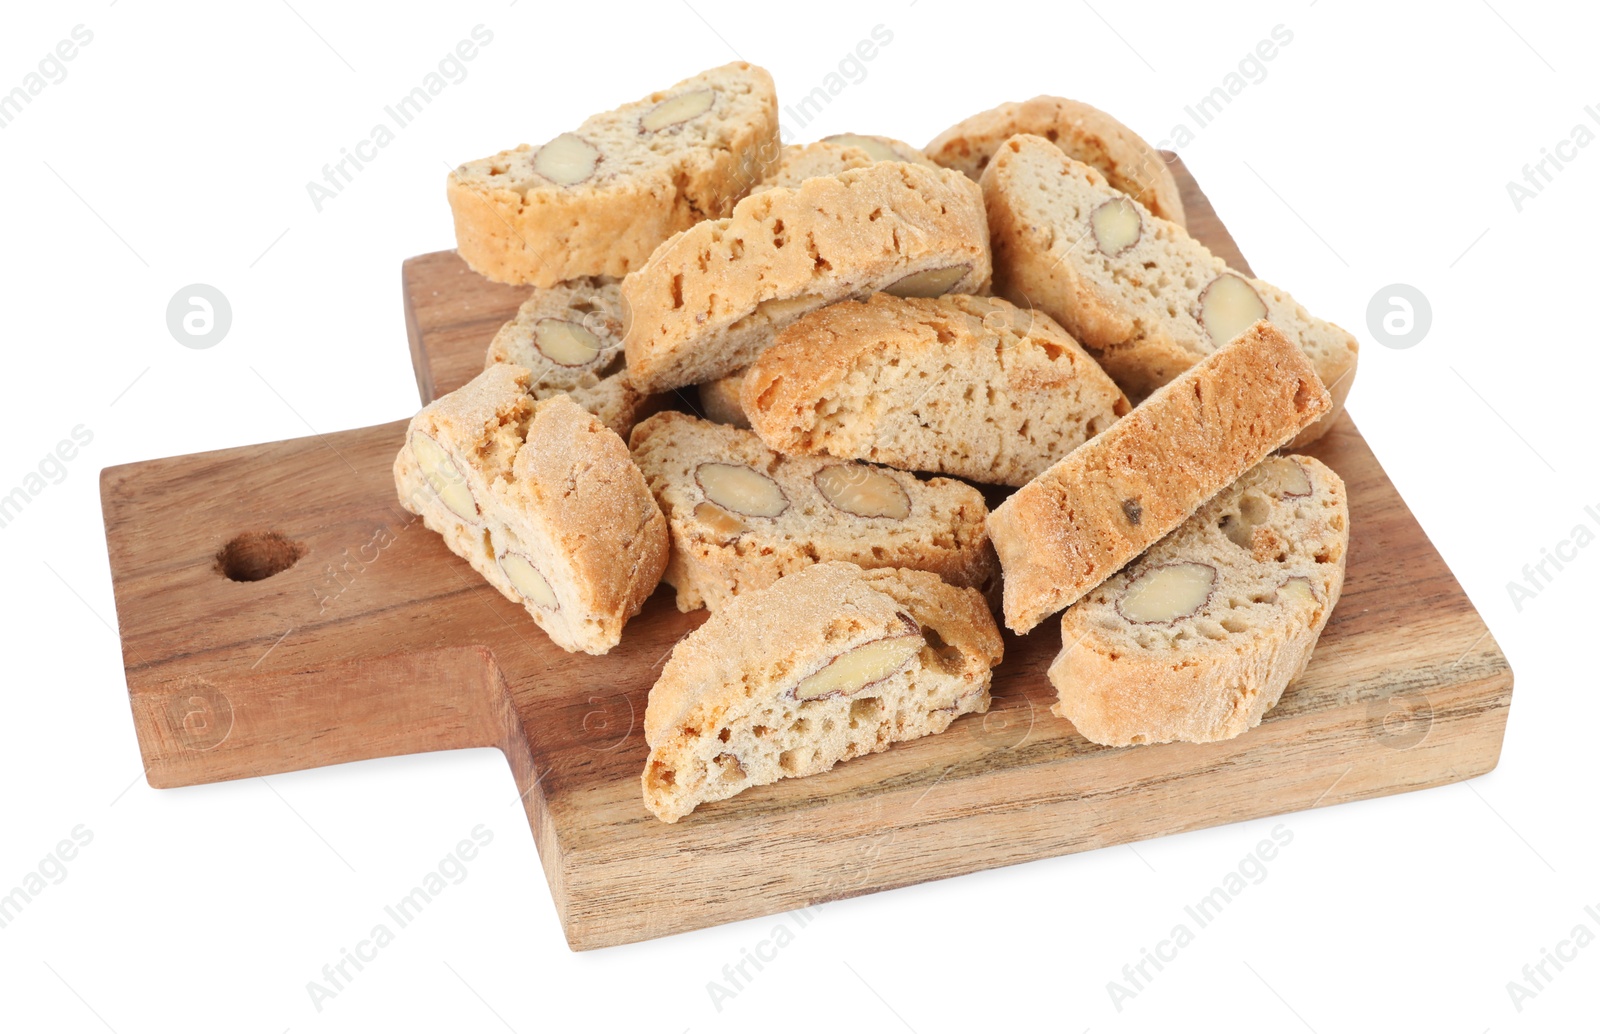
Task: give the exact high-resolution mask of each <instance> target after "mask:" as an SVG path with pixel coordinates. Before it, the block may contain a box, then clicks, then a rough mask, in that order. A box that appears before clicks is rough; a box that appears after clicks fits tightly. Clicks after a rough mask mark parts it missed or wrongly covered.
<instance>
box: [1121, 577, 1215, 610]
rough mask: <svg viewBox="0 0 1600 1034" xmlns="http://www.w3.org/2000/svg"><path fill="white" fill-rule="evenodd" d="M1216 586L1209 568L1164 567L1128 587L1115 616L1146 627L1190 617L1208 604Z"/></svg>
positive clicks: (1129, 584) (1136, 580) (1124, 591)
mask: <svg viewBox="0 0 1600 1034" xmlns="http://www.w3.org/2000/svg"><path fill="white" fill-rule="evenodd" d="M1216 582H1217V569H1216V568H1214V567H1212V566H1211V565H1210V564H1196V563H1177V564H1163V565H1162V566H1160V567H1157V568H1153V569H1151V570H1149V571H1146V572H1144V573H1143V574H1141V575H1139V576H1138V577H1137V578H1135V579H1133V581H1131V582H1129V583H1128V587H1127V588H1126V589H1124V590H1123V592H1122V598H1121V599H1120V600H1118V601H1117V612H1118V613H1120V614H1121V615H1122V616H1123V617H1125V618H1127V619H1128V620H1129V621H1132V622H1135V623H1138V624H1145V625H1153V624H1166V623H1168V622H1172V621H1177V620H1178V619H1179V618H1186V617H1192V616H1194V615H1195V614H1198V613H1199V612H1200V611H1201V609H1202V608H1204V607H1205V605H1206V604H1207V603H1208V602H1209V601H1210V599H1211V589H1212V587H1213V586H1215V585H1216Z"/></svg>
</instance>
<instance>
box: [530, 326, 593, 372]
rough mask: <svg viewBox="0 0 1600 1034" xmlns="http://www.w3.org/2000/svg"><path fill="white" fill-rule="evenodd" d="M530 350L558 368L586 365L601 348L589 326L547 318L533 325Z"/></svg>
mask: <svg viewBox="0 0 1600 1034" xmlns="http://www.w3.org/2000/svg"><path fill="white" fill-rule="evenodd" d="M533 347H535V348H537V349H538V350H539V351H540V352H541V353H543V354H544V357H545V358H546V359H548V360H550V361H551V362H552V363H555V364H556V365H557V366H588V365H589V364H590V363H592V362H594V361H595V359H596V358H598V357H599V355H600V352H601V351H602V349H603V346H602V345H601V344H600V339H599V338H598V337H595V335H594V333H593V332H592V331H590V330H589V328H588V327H585V326H584V325H583V324H581V323H574V322H572V321H571V320H558V319H553V318H550V317H546V318H545V319H542V320H540V321H539V322H537V323H535V324H534V325H533Z"/></svg>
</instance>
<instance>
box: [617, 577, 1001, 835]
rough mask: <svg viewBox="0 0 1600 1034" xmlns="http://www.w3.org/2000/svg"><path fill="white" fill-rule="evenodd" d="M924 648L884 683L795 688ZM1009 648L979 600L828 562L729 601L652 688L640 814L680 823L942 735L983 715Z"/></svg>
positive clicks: (677, 651)
mask: <svg viewBox="0 0 1600 1034" xmlns="http://www.w3.org/2000/svg"><path fill="white" fill-rule="evenodd" d="M908 636H909V637H916V639H914V640H912V641H911V642H910V643H908V644H907V649H908V650H910V651H912V652H911V653H910V657H909V659H908V660H907V661H905V663H904V664H903V665H902V666H901V667H899V668H898V669H897V670H895V671H894V672H893V673H892V674H889V675H887V676H886V677H884V678H881V679H879V680H878V681H875V682H872V683H870V684H868V685H865V686H862V687H859V688H853V689H852V690H842V691H840V692H839V693H837V694H833V695H829V696H826V697H821V698H817V699H800V698H798V697H797V695H796V689H797V687H799V686H800V684H801V683H802V682H803V681H804V680H805V679H807V677H808V676H811V675H813V674H814V673H817V672H819V671H821V670H822V669H824V668H825V667H827V666H828V665H829V663H830V662H831V661H833V660H834V659H835V658H839V657H841V656H842V655H845V654H848V653H850V652H851V651H852V650H855V649H857V648H859V647H862V646H865V645H867V644H870V643H874V642H877V641H881V640H885V639H891V638H895V639H903V638H904V637H908ZM1000 658H1001V641H1000V634H999V630H998V629H997V628H996V627H995V624H994V619H993V618H992V617H991V616H990V614H989V611H988V608H987V607H986V606H985V605H984V602H983V600H982V598H981V597H980V596H979V594H978V593H977V592H976V591H975V590H972V589H958V588H955V587H952V586H949V585H946V584H944V583H943V582H941V581H940V580H939V579H938V577H937V576H935V575H932V574H929V573H927V572H923V571H902V570H894V569H878V570H872V571H864V570H862V569H861V568H859V567H857V566H855V565H854V564H844V563H825V564H818V565H815V566H813V567H808V568H806V569H805V570H803V571H800V572H798V573H795V574H792V575H789V576H788V577H786V578H783V579H782V580H780V581H778V582H777V583H775V584H773V585H772V586H770V587H768V588H766V589H763V590H762V591H760V592H755V593H750V594H748V595H745V596H741V597H739V598H738V599H737V600H734V601H733V602H732V603H731V604H730V605H729V606H728V607H726V608H724V609H723V610H720V611H718V612H717V613H715V614H713V615H712V616H711V617H710V618H709V619H708V620H707V621H706V622H705V624H703V625H701V626H700V627H699V628H697V629H695V630H694V631H693V632H691V633H690V634H689V635H688V636H686V637H685V638H684V639H683V640H682V641H680V642H679V643H678V645H677V646H676V647H674V648H673V651H672V655H671V656H670V657H669V658H668V659H667V662H666V666H665V667H664V668H663V670H662V673H661V678H660V679H659V680H658V681H657V682H656V684H655V686H654V687H653V688H652V689H651V690H650V702H649V705H648V707H647V708H646V710H645V719H644V725H645V739H646V740H647V741H648V742H649V745H650V757H649V760H648V761H647V762H646V764H645V770H644V774H643V776H642V777H641V782H642V786H643V790H644V802H645V805H646V806H647V807H648V808H649V809H650V811H651V812H653V813H654V814H655V815H656V816H657V817H658V818H660V819H662V820H663V821H666V822H676V821H678V820H679V819H681V818H683V817H684V816H685V815H687V814H689V813H690V812H691V811H693V810H694V809H695V808H696V806H698V805H700V804H704V803H706V802H709V801H719V800H723V799H725V798H728V797H732V796H733V795H734V794H736V793H739V792H740V791H742V790H745V789H748V788H749V787H752V786H759V785H763V784H766V783H771V782H775V781H777V780H779V779H783V778H787V777H793V776H807V775H814V774H816V773H818V772H826V771H827V770H828V769H830V768H832V767H833V766H834V765H835V764H837V763H839V762H840V761H845V760H848V759H850V758H854V757H859V756H861V755H863V754H871V753H875V752H877V751H881V750H884V749H886V748H887V747H888V746H889V745H890V744H892V743H896V742H900V741H903V740H910V739H915V738H917V737H919V736H925V735H928V734H930V733H937V732H943V731H944V730H945V729H946V728H948V727H949V725H950V723H951V722H952V721H954V720H955V719H956V718H957V717H959V716H960V715H963V714H968V713H971V712H983V711H987V710H988V708H989V679H990V669H991V668H993V667H994V666H995V665H996V664H998V663H1000Z"/></svg>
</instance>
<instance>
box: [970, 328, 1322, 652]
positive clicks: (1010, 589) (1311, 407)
mask: <svg viewBox="0 0 1600 1034" xmlns="http://www.w3.org/2000/svg"><path fill="white" fill-rule="evenodd" d="M1331 404H1332V402H1331V400H1330V399H1329V398H1328V392H1327V389H1325V388H1324V387H1323V386H1322V382H1321V381H1319V380H1318V379H1317V374H1316V371H1315V370H1314V369H1313V368H1312V366H1311V362H1310V360H1308V359H1307V358H1306V356H1305V353H1303V352H1301V351H1300V349H1299V347H1298V346H1296V345H1295V344H1294V343H1293V342H1291V341H1290V340H1289V339H1288V338H1286V337H1285V336H1284V335H1283V333H1282V332H1281V331H1280V330H1278V328H1276V327H1274V326H1273V325H1272V324H1270V323H1267V322H1265V321H1263V322H1260V323H1256V324H1255V325H1254V326H1252V327H1250V328H1249V329H1247V330H1246V331H1245V332H1244V333H1243V334H1241V335H1239V336H1238V337H1237V338H1235V339H1234V340H1233V341H1231V342H1229V343H1228V344H1226V345H1224V346H1222V347H1221V348H1219V349H1217V351H1215V352H1213V353H1212V354H1211V355H1209V356H1207V357H1206V358H1205V359H1202V360H1201V361H1200V362H1199V363H1197V364H1195V365H1194V366H1191V367H1190V368H1189V369H1187V370H1185V371H1184V372H1183V373H1182V374H1180V375H1179V376H1178V377H1177V379H1175V380H1173V381H1172V382H1171V383H1169V384H1167V385H1166V386H1165V387H1163V388H1161V389H1159V390H1157V391H1156V393H1155V394H1153V395H1151V396H1150V397H1149V398H1148V399H1146V400H1145V401H1144V402H1142V403H1141V404H1140V405H1138V406H1136V407H1135V408H1134V410H1133V412H1131V413H1129V414H1128V415H1127V416H1125V417H1123V418H1122V419H1121V420H1119V421H1117V422H1116V423H1115V424H1113V425H1112V426H1111V427H1110V428H1109V429H1108V430H1106V431H1105V433H1103V434H1101V435H1099V436H1098V437H1096V438H1094V439H1092V440H1090V441H1089V442H1086V443H1085V444H1084V445H1082V446H1080V447H1079V448H1078V449H1076V450H1074V451H1073V452H1071V453H1069V454H1068V455H1067V457H1066V458H1065V459H1063V460H1061V461H1060V462H1059V463H1057V464H1056V465H1055V466H1053V467H1051V468H1050V469H1049V470H1047V471H1045V472H1044V473H1043V474H1040V475H1039V476H1038V477H1037V478H1034V479H1033V480H1032V481H1031V482H1029V483H1028V484H1027V485H1026V486H1024V487H1023V488H1021V489H1018V490H1017V491H1016V492H1015V493H1013V494H1012V496H1011V497H1010V498H1009V499H1007V500H1006V501H1005V502H1004V503H1002V504H1001V505H1000V506H999V507H998V508H997V509H995V510H994V512H992V513H991V514H989V520H988V527H989V537H990V538H991V539H993V540H994V546H995V550H996V551H997V552H998V553H999V555H1000V566H1001V570H1002V572H1003V575H1004V583H1005V587H1004V598H1005V619H1006V625H1007V626H1009V627H1010V628H1011V630H1012V631H1014V632H1019V633H1021V632H1027V631H1028V630H1030V629H1032V628H1033V627H1034V626H1035V625H1037V624H1038V623H1039V622H1040V621H1042V620H1044V619H1045V618H1046V617H1048V616H1049V615H1050V614H1053V613H1055V612H1056V611H1058V610H1060V609H1061V608H1062V607H1065V606H1067V605H1068V604H1070V603H1073V602H1075V601H1076V600H1078V599H1079V598H1080V597H1082V596H1083V595H1084V594H1085V593H1087V592H1088V591H1089V590H1090V589H1093V588H1094V587H1095V586H1096V585H1099V584H1100V583H1101V582H1103V581H1105V580H1106V579H1107V578H1109V577H1110V576H1111V575H1112V574H1114V573H1116V572H1117V571H1118V570H1120V569H1121V568H1122V567H1123V566H1124V565H1126V564H1127V563H1128V561H1130V560H1132V559H1133V558H1134V557H1136V556H1138V555H1139V554H1140V553H1142V552H1144V551H1145V550H1146V549H1147V548H1149V547H1150V546H1151V545H1153V544H1154V543H1155V542H1156V541H1157V540H1158V539H1160V538H1161V537H1162V536H1163V535H1166V534H1167V533H1168V532H1170V531H1172V530H1173V529H1174V528H1176V527H1177V526H1178V525H1179V524H1182V523H1183V522H1184V521H1185V520H1187V519H1188V517H1189V515H1190V514H1192V513H1194V512H1195V510H1197V509H1199V508H1200V506H1201V505H1202V504H1204V503H1205V502H1206V500H1208V499H1210V498H1211V497H1212V496H1214V495H1216V494H1217V493H1218V492H1220V491H1222V489H1223V488H1225V487H1227V486H1228V485H1229V484H1230V483H1231V482H1233V481H1234V480H1235V479H1236V478H1238V477H1239V475H1241V474H1243V473H1244V472H1245V471H1246V470H1248V469H1250V468H1251V467H1253V466H1255V465H1256V464H1257V463H1259V462H1261V460H1262V459H1263V458H1264V457H1265V456H1266V455H1267V454H1268V453H1270V452H1272V451H1273V450H1274V449H1276V448H1278V447H1279V446H1281V445H1283V444H1284V443H1286V442H1288V441H1289V440H1290V439H1291V438H1293V437H1294V436H1295V435H1296V434H1298V433H1299V432H1300V431H1302V430H1303V429H1304V428H1305V427H1306V426H1308V425H1309V424H1310V423H1311V422H1312V421H1313V420H1316V419H1317V418H1318V417H1320V416H1322V414H1324V413H1326V412H1327V411H1328V407H1329V406H1330V405H1331Z"/></svg>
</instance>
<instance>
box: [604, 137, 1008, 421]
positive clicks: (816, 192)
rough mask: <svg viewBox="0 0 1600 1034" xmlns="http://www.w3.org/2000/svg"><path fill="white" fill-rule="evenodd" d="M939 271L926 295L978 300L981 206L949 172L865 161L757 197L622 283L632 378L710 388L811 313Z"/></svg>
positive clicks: (680, 239) (985, 244) (971, 189)
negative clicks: (944, 275)
mask: <svg viewBox="0 0 1600 1034" xmlns="http://www.w3.org/2000/svg"><path fill="white" fill-rule="evenodd" d="M940 271H947V272H949V274H950V278H949V280H948V281H941V282H940V284H939V291H938V292H937V293H944V292H947V291H948V292H956V293H963V294H981V293H986V291H987V289H988V285H989V231H988V225H987V223H986V222H985V221H984V214H983V197H982V193H981V191H979V190H978V188H977V185H976V184H974V183H973V182H972V181H971V180H969V179H967V178H966V177H964V176H962V175H960V174H959V173H956V172H952V171H950V170H948V169H936V168H929V167H926V166H922V165H912V164H907V163H905V162H875V163H873V164H871V165H867V166H864V167H862V168H859V169H849V170H847V171H845V172H842V173H839V174H838V175H836V176H814V177H812V178H810V179H807V180H804V181H802V182H801V183H800V185H799V186H798V187H794V188H785V187H774V188H773V189H771V190H765V191H762V192H761V193H759V194H756V195H753V196H751V197H748V198H745V199H744V200H743V201H741V202H739V204H738V206H737V207H735V209H734V211H733V215H732V217H731V218H728V219H714V220H708V221H706V222H703V223H700V224H698V225H696V226H693V227H691V228H690V229H688V230H686V231H684V232H683V233H681V234H679V235H677V236H676V237H674V238H672V239H671V240H669V241H667V242H666V243H664V244H663V245H661V247H660V248H659V249H657V250H656V252H655V254H653V255H651V256H650V261H649V262H648V263H646V264H645V266H644V267H643V268H642V269H640V270H639V271H638V272H636V273H633V274H631V275H629V276H628V277H627V278H625V279H624V280H623V282H622V299H623V304H624V309H625V311H626V312H627V322H628V326H627V332H626V333H627V339H626V348H627V354H628V372H629V376H631V377H632V378H633V382H634V384H636V385H638V386H639V387H640V388H641V389H642V390H645V391H666V390H669V389H672V388H678V387H682V386H684V385H688V384H700V383H704V382H706V381H710V380H715V379H716V378H718V377H723V376H726V375H727V374H730V373H733V372H734V371H735V370H737V369H739V368H740V367H743V366H747V365H749V363H750V362H751V360H753V359H754V358H755V357H756V356H757V355H758V354H760V352H761V351H762V349H764V348H766V347H767V345H769V344H770V343H771V342H772V338H773V335H775V334H776V333H778V332H779V331H781V330H782V329H783V328H785V327H787V326H788V325H789V324H791V323H793V322H794V321H795V320H797V319H799V318H800V317H801V316H803V315H804V314H805V313H807V312H810V311H811V310H813V309H819V308H821V307H822V306H824V305H828V304H830V303H832V302H836V301H840V300H842V299H845V298H852V297H863V298H864V297H866V296H868V295H870V294H871V293H872V292H874V291H878V290H883V289H885V288H888V289H891V290H895V289H896V285H897V284H898V283H899V282H900V281H903V280H904V279H905V278H906V277H909V276H912V275H913V274H918V273H927V274H934V273H936V272H940Z"/></svg>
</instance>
